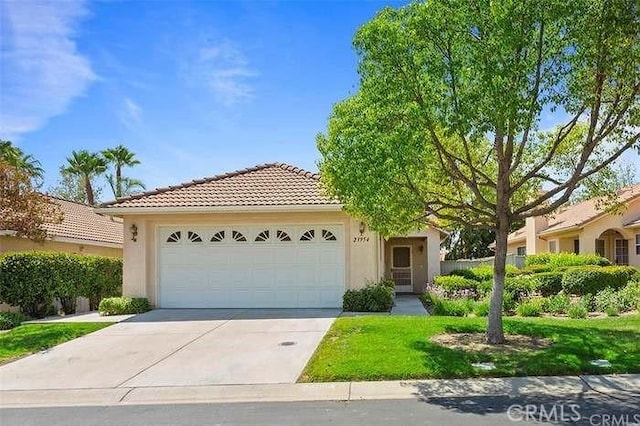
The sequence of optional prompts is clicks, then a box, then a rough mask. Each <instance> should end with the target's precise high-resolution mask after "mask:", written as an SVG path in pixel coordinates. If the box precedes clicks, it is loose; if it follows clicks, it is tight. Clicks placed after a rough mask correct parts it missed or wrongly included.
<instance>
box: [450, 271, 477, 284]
mask: <svg viewBox="0 0 640 426" xmlns="http://www.w3.org/2000/svg"><path fill="white" fill-rule="evenodd" d="M448 275H449V276H456V277H464V278H467V279H469V280H474V281H478V277H476V274H475V273H474V272H473V271H472V270H471V269H454V270H453V271H451V272H449V274H448Z"/></svg>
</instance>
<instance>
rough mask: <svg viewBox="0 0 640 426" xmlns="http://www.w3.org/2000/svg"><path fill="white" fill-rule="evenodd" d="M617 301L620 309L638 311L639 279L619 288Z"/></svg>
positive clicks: (639, 297)
mask: <svg viewBox="0 0 640 426" xmlns="http://www.w3.org/2000/svg"><path fill="white" fill-rule="evenodd" d="M618 302H619V304H620V309H622V311H625V312H626V311H633V310H638V311H640V281H634V282H630V283H629V284H627V285H626V287H624V288H623V289H622V290H620V291H619V292H618Z"/></svg>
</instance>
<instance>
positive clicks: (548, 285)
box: [533, 271, 563, 297]
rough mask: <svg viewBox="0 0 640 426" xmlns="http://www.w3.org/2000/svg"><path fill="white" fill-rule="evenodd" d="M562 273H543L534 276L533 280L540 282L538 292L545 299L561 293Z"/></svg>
mask: <svg viewBox="0 0 640 426" xmlns="http://www.w3.org/2000/svg"><path fill="white" fill-rule="evenodd" d="M562 276H563V274H562V272H555V271H554V272H541V273H539V274H534V275H533V278H535V279H536V280H537V281H538V288H537V289H538V291H539V292H540V294H542V295H543V296H544V297H547V296H551V295H554V294H558V293H560V291H561V290H562Z"/></svg>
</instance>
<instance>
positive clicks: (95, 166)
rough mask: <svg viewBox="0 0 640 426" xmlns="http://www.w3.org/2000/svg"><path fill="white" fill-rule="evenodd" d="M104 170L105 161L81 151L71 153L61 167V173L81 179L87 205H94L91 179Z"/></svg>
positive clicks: (95, 155) (105, 168) (98, 156)
mask: <svg viewBox="0 0 640 426" xmlns="http://www.w3.org/2000/svg"><path fill="white" fill-rule="evenodd" d="M106 170H107V161H106V160H105V159H104V158H103V157H102V156H100V155H99V154H95V153H91V152H89V151H87V150H81V151H72V152H71V156H70V157H68V158H67V165H66V166H65V167H63V169H62V172H63V173H69V174H71V175H74V176H77V177H78V178H80V179H82V183H83V185H84V190H85V193H86V195H87V203H88V204H89V205H94V204H95V192H94V189H93V179H94V178H95V177H96V176H99V175H101V174H103V173H104V172H105V171H106Z"/></svg>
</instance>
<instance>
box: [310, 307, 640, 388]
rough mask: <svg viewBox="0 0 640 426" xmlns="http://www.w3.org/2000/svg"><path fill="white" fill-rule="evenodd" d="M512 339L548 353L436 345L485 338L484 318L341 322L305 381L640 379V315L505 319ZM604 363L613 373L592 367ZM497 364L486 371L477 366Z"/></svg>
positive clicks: (354, 319) (314, 359) (370, 318)
mask: <svg viewBox="0 0 640 426" xmlns="http://www.w3.org/2000/svg"><path fill="white" fill-rule="evenodd" d="M504 326H505V331H506V333H512V334H521V335H528V336H535V337H540V338H547V339H550V340H551V342H552V344H551V346H550V347H547V348H544V349H535V350H526V351H520V352H515V353H513V352H512V353H504V352H503V353H500V352H498V351H491V352H489V353H487V352H484V353H482V352H469V351H463V350H454V349H449V348H446V347H443V346H439V345H437V344H435V343H432V342H431V341H430V338H431V337H432V336H434V335H436V334H441V333H478V332H479V333H482V332H484V330H485V327H486V319H485V318H454V317H391V316H362V317H342V318H338V319H337V320H336V322H335V323H334V324H333V326H332V327H331V329H330V330H329V332H328V333H327V335H326V336H325V337H324V339H323V341H322V343H321V344H320V346H319V347H318V349H317V350H316V353H315V354H314V355H313V357H312V358H311V360H310V361H309V364H308V365H307V367H306V368H305V370H304V372H303V373H302V376H301V377H300V381H303V382H324V381H358V380H402V379H427V378H454V377H489V376H533V375H575V374H580V373H604V372H607V373H640V315H634V316H626V317H618V318H602V319H589V320H584V319H581V320H569V319H553V318H505V319H504ZM595 359H606V360H608V361H609V362H611V364H612V366H611V367H610V368H602V367H596V366H593V365H591V364H590V363H589V361H590V360H595ZM478 362H493V363H495V366H496V369H495V370H492V371H481V370H478V369H476V368H474V367H473V366H472V365H471V364H472V363H478Z"/></svg>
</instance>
